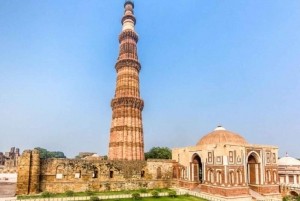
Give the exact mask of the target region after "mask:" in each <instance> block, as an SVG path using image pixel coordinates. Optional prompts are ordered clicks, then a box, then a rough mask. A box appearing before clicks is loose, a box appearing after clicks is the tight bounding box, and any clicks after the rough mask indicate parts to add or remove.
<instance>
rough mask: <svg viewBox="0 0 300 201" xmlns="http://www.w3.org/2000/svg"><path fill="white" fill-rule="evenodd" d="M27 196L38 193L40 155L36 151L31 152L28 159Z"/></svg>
mask: <svg viewBox="0 0 300 201" xmlns="http://www.w3.org/2000/svg"><path fill="white" fill-rule="evenodd" d="M30 164H31V165H30V177H29V182H30V183H29V194H37V193H39V191H40V167H41V166H40V153H39V151H38V150H36V149H35V150H33V151H32V152H31V158H30Z"/></svg>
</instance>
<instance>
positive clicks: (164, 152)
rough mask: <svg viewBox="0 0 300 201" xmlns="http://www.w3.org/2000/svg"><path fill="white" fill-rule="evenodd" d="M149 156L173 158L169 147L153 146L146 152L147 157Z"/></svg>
mask: <svg viewBox="0 0 300 201" xmlns="http://www.w3.org/2000/svg"><path fill="white" fill-rule="evenodd" d="M148 158H156V159H171V158H172V151H171V149H169V148H168V147H152V148H151V149H150V151H148V152H146V153H145V159H146V160H147V159H148Z"/></svg>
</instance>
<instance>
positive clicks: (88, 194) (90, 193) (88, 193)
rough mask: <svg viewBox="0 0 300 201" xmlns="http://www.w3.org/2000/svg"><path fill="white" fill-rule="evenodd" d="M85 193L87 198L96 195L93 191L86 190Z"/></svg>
mask: <svg viewBox="0 0 300 201" xmlns="http://www.w3.org/2000/svg"><path fill="white" fill-rule="evenodd" d="M84 193H85V195H87V196H91V195H93V194H94V192H93V191H91V190H86V191H85V192H84Z"/></svg>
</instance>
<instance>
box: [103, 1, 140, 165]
mask: <svg viewBox="0 0 300 201" xmlns="http://www.w3.org/2000/svg"><path fill="white" fill-rule="evenodd" d="M124 7H125V13H124V16H123V17H122V25H123V29H122V32H121V34H120V35H119V43H120V52H119V57H118V61H117V63H116V66H115V67H116V70H117V84H116V92H115V97H114V99H112V101H111V108H112V110H113V115H112V122H111V129H110V141H109V151H108V159H110V160H144V136H143V125H142V110H143V107H144V101H143V100H142V99H141V98H140V87H139V71H140V70H141V64H140V63H139V61H138V55H137V47H136V44H137V42H138V35H137V34H136V32H135V31H134V26H135V23H136V19H135V17H134V13H133V9H134V4H133V2H131V1H126V2H125V6H124Z"/></svg>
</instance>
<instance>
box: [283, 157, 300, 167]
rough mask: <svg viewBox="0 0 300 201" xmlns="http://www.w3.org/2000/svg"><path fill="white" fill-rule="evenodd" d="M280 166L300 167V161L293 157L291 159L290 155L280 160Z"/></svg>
mask: <svg viewBox="0 0 300 201" xmlns="http://www.w3.org/2000/svg"><path fill="white" fill-rule="evenodd" d="M278 165H287V166H289V165H297V166H300V161H299V160H297V159H295V158H293V157H289V156H288V155H287V156H285V157H282V158H280V159H279V160H278Z"/></svg>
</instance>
